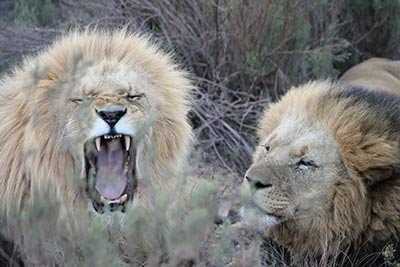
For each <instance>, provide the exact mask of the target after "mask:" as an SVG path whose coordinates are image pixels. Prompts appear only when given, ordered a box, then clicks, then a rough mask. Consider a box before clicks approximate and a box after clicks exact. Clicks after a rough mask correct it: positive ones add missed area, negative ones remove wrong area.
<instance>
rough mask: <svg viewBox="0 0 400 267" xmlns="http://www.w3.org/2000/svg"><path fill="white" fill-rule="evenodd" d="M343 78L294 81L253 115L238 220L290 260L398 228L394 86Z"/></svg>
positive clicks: (379, 240) (399, 133)
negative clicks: (254, 143)
mask: <svg viewBox="0 0 400 267" xmlns="http://www.w3.org/2000/svg"><path fill="white" fill-rule="evenodd" d="M372 63H373V64H375V63H376V61H372ZM364 64H365V63H364ZM368 64H371V61H370V62H369V63H368ZM368 64H367V65H368ZM390 64H394V63H390ZM396 64H399V63H398V62H397V63H396ZM373 66H375V67H376V65H372V67H373ZM363 67H365V65H364V66H363ZM367 67H368V66H367ZM369 67H371V66H370V65H369ZM392 67H393V66H392ZM357 68H358V67H357ZM370 70H371V71H374V68H370ZM375 70H376V71H379V69H378V68H375ZM364 71H365V69H364ZM382 72H383V71H382ZM363 75H364V76H365V77H369V75H368V73H366V74H365V73H364V74H363ZM359 76H360V75H358V77H359ZM350 81H351V77H350V76H346V82H343V81H341V82H338V83H332V82H311V83H308V84H306V85H303V86H300V87H298V88H293V89H291V90H290V91H289V92H288V93H287V94H286V95H285V96H283V98H282V99H281V100H280V101H279V102H277V103H275V104H272V105H271V106H270V107H269V108H267V110H266V111H265V113H264V116H263V117H262V119H261V121H260V130H259V133H258V134H259V139H260V143H259V146H258V147H257V149H256V152H255V154H254V159H253V164H252V165H251V166H250V168H249V169H248V170H247V172H246V174H245V178H244V181H243V184H242V192H243V195H244V202H245V203H244V205H243V208H242V211H241V212H242V222H241V223H242V224H247V225H251V226H253V227H255V228H257V229H258V230H259V231H261V232H263V233H264V234H265V235H266V236H268V237H272V238H273V239H274V240H276V241H277V242H278V243H279V244H282V245H283V246H284V247H286V248H288V249H289V251H290V252H291V255H292V259H294V260H301V259H305V258H310V257H311V258H314V259H315V258H320V257H321V256H328V257H330V256H333V255H336V253H337V252H338V251H341V250H344V249H345V248H349V247H350V248H354V249H356V248H358V247H361V245H363V247H365V248H366V249H367V250H369V249H373V247H374V246H375V245H377V247H376V249H378V250H381V249H382V248H383V247H384V245H382V244H385V243H386V242H389V241H391V240H396V238H398V237H399V235H400V220H399V218H400V115H399V114H400V96H399V95H400V89H399V90H398V91H397V95H396V94H395V93H393V92H395V91H394V89H392V90H389V89H385V88H383V89H382V90H379V84H380V83H379V80H377V81H375V83H371V81H369V83H368V84H370V85H372V84H373V86H371V87H367V86H366V84H365V83H364V84H362V85H361V86H358V82H359V81H354V82H353V83H351V82H350ZM398 85H400V82H398ZM392 88H395V87H392ZM398 88H400V86H399V87H398Z"/></svg>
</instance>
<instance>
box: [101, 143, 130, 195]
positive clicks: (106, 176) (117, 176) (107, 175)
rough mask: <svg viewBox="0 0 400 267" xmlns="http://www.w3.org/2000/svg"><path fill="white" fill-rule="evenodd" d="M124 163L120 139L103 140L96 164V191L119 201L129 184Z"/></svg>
mask: <svg viewBox="0 0 400 267" xmlns="http://www.w3.org/2000/svg"><path fill="white" fill-rule="evenodd" d="M124 163H125V153H124V149H123V147H122V144H121V141H120V139H112V140H102V145H101V150H100V151H99V152H98V154H97V163H96V169H97V170H96V173H97V175H96V189H97V191H98V192H99V193H100V194H101V195H102V196H104V197H106V198H108V199H117V198H119V197H120V196H121V195H122V193H123V192H124V189H125V187H126V184H127V178H126V176H125V175H124Z"/></svg>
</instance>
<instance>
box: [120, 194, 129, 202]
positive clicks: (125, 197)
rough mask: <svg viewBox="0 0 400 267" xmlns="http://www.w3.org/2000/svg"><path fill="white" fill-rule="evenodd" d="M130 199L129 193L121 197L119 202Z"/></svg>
mask: <svg viewBox="0 0 400 267" xmlns="http://www.w3.org/2000/svg"><path fill="white" fill-rule="evenodd" d="M127 199H128V194H124V195H123V196H121V197H120V198H119V203H124V202H125V201H126V200H127Z"/></svg>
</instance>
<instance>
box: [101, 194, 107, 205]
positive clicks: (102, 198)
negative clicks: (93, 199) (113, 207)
mask: <svg viewBox="0 0 400 267" xmlns="http://www.w3.org/2000/svg"><path fill="white" fill-rule="evenodd" d="M100 202H101V203H103V204H105V203H106V202H107V200H106V198H105V197H103V196H100Z"/></svg>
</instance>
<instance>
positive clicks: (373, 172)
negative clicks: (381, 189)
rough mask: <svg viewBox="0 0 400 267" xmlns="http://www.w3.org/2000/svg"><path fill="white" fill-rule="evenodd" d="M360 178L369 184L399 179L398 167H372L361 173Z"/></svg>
mask: <svg viewBox="0 0 400 267" xmlns="http://www.w3.org/2000/svg"><path fill="white" fill-rule="evenodd" d="M361 176H362V177H363V178H364V179H366V180H367V181H368V183H371V184H374V183H377V182H382V181H384V180H387V179H390V178H396V177H400V166H397V165H388V166H374V167H371V168H368V169H366V170H364V171H362V172H361Z"/></svg>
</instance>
